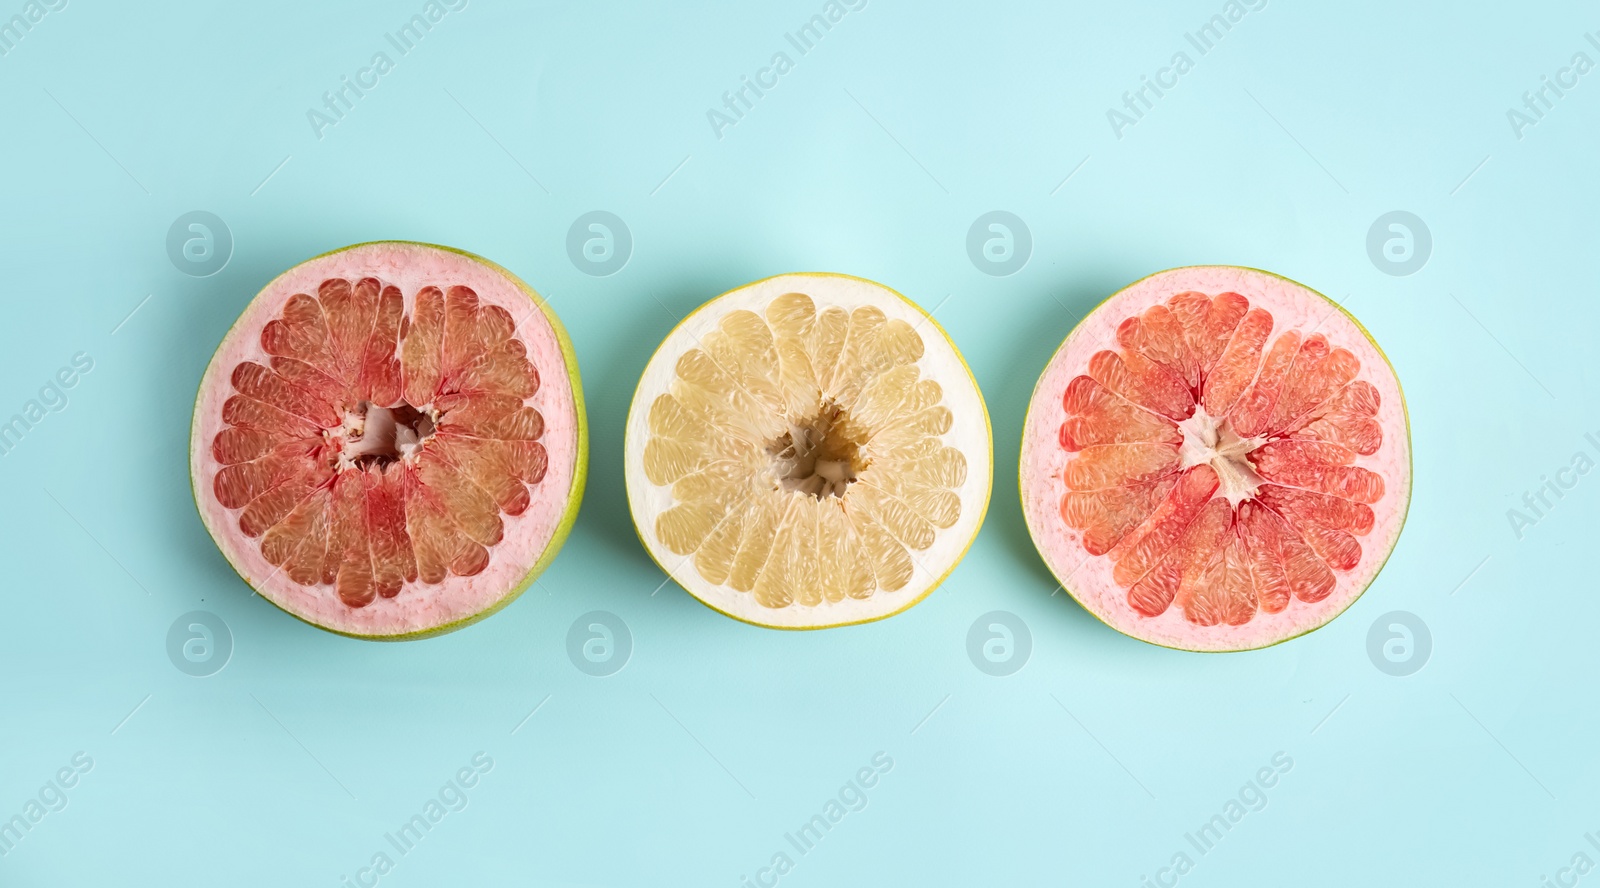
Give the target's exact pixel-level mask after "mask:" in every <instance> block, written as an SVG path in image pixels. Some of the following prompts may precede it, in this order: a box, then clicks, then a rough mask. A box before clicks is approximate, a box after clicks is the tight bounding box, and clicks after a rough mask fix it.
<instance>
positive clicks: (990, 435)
mask: <svg viewBox="0 0 1600 888" xmlns="http://www.w3.org/2000/svg"><path fill="white" fill-rule="evenodd" d="M796 276H804V277H833V278H845V279H847V280H852V281H861V282H862V283H866V284H871V285H873V286H874V287H882V288H883V289H885V290H888V291H889V292H890V293H893V294H894V295H895V296H896V297H898V298H899V299H900V301H901V302H904V303H905V304H907V305H909V306H911V307H912V308H914V309H916V310H917V312H918V313H919V314H921V315H922V316H923V317H924V318H926V319H927V320H928V323H930V324H932V325H933V327H934V329H936V330H938V331H939V335H940V336H943V337H944V340H945V341H946V342H948V343H950V350H951V351H953V352H955V355H956V360H958V361H960V362H961V369H962V370H965V371H966V373H967V378H968V379H970V380H972V390H973V391H975V392H977V393H978V407H979V408H980V409H982V411H983V432H984V438H985V439H986V440H988V442H989V477H988V479H987V480H986V481H985V483H984V486H983V505H982V506H981V507H980V509H979V511H978V523H977V524H975V525H973V528H972V537H971V538H970V539H968V540H967V544H966V545H965V546H962V547H961V552H960V553H959V554H958V555H957V556H956V559H955V560H954V561H952V562H951V563H950V569H949V570H947V571H945V572H944V573H943V574H941V575H940V576H939V578H938V579H937V580H934V581H933V582H932V583H930V584H929V585H928V588H927V590H926V591H924V592H923V593H922V594H921V595H918V596H917V597H916V598H913V599H912V600H910V601H908V602H906V604H905V605H904V606H902V607H900V608H898V609H897V610H892V611H890V612H889V613H886V614H882V615H879V616H876V617H868V618H866V619H864V620H847V621H845V622H843V623H823V624H820V625H816V626H775V625H772V624H770V623H762V622H759V621H757V620H749V619H745V618H744V617H741V616H739V615H738V614H730V613H728V612H727V611H725V610H723V609H722V608H719V607H715V606H713V605H712V604H711V603H710V602H708V601H706V600H705V599H703V598H701V597H700V596H698V595H696V594H694V593H693V592H690V591H689V590H688V589H687V588H685V587H684V585H683V584H682V583H678V588H680V589H683V591H684V593H685V594H687V595H688V596H689V597H690V598H692V599H694V600H695V601H698V602H700V603H701V604H703V605H705V606H706V608H707V609H708V610H712V611H715V612H716V613H719V614H722V615H723V616H725V617H728V618H729V619H733V620H737V621H739V622H741V623H744V624H747V625H750V626H758V627H760V628H762V629H779V630H783V631H787V632H810V631H813V630H816V629H839V628H842V627H844V626H861V625H864V624H866V623H876V622H878V621H879V620H887V619H888V618H890V617H893V616H896V615H899V614H903V613H905V612H906V611H908V610H910V609H911V608H913V607H915V606H917V605H918V604H921V603H922V601H923V600H924V599H926V598H927V597H928V596H929V595H932V594H933V591H934V590H935V589H937V588H939V587H940V586H942V585H944V581H945V580H947V579H949V578H950V575H951V574H952V573H955V569H956V568H957V567H958V566H960V564H961V562H962V561H963V560H965V559H966V557H967V552H969V551H971V550H972V544H973V543H974V542H976V541H977V539H978V533H979V532H980V531H982V530H983V522H984V520H985V519H987V518H988V516H989V501H990V499H991V498H992V497H993V495H994V427H993V426H992V425H991V424H990V422H989V405H988V403H987V402H986V401H984V398H983V388H982V387H980V386H979V385H978V378H977V377H976V376H974V375H972V367H971V366H969V365H968V364H967V359H966V357H965V356H964V355H962V354H961V349H959V348H957V347H956V341H955V340H954V339H952V338H950V333H949V332H948V331H946V330H945V328H944V326H943V325H941V324H940V323H939V322H938V321H937V320H935V319H934V317H933V315H932V314H929V313H928V312H927V311H926V310H925V309H923V307H922V306H920V305H918V304H917V303H915V302H913V301H911V300H910V299H909V298H907V297H906V295H905V294H904V293H901V292H900V291H899V290H896V289H894V288H892V287H887V286H884V285H883V284H880V283H878V282H877V281H874V280H871V279H869V278H864V277H858V276H856V275H853V274H843V273H841V272H836V271H792V272H785V273H783V274H773V275H768V276H766V277H764V278H758V279H757V280H753V281H750V282H749V283H747V284H740V285H739V286H737V287H734V288H733V289H732V290H727V291H724V292H722V293H719V294H718V295H716V296H713V297H711V298H710V299H707V300H706V301H705V302H702V303H701V304H700V306H699V307H698V308H696V309H695V310H694V311H691V312H689V313H688V314H687V315H684V317H683V319H682V320H680V321H678V323H677V324H675V325H673V328H672V329H671V330H668V331H667V335H665V336H663V337H661V344H660V345H657V346H656V350H655V351H654V352H651V353H650V360H649V361H645V369H649V367H650V362H651V361H654V360H655V359H656V355H658V354H660V353H661V349H662V347H663V346H665V345H666V344H667V340H669V339H671V338H672V334H674V333H676V332H678V329H679V328H680V327H682V326H683V325H684V324H687V323H688V322H689V319H690V318H692V317H694V316H695V315H697V314H699V313H700V312H702V311H705V310H706V309H707V308H708V307H710V305H711V303H713V302H716V301H717V300H719V299H721V298H722V297H723V296H727V295H728V294H729V293H734V292H737V291H739V290H743V289H746V288H748V287H753V286H755V285H757V284H760V283H764V282H766V281H770V280H772V279H774V278H781V277H796ZM642 385H644V374H643V373H641V374H640V375H639V382H638V384H636V385H635V386H634V387H633V398H632V399H630V400H629V403H628V417H627V420H626V421H625V423H624V425H623V428H624V429H628V428H631V427H632V426H633V407H634V403H635V402H637V401H638V400H639V388H640V386H642ZM623 452H624V454H626V452H627V448H626V447H624V448H623ZM624 458H626V457H624ZM624 475H626V472H624ZM628 515H629V517H630V518H631V519H632V521H633V533H634V536H637V537H638V538H639V547H640V548H642V549H644V552H645V554H646V555H648V556H650V560H651V561H653V562H655V565H656V567H659V568H661V572H662V573H664V574H666V575H667V578H668V579H670V580H672V581H673V582H677V579H678V578H677V577H676V576H674V575H673V573H672V570H671V569H669V568H668V567H667V566H666V565H665V564H662V563H661V559H659V558H657V557H656V556H655V553H654V552H652V551H650V544H649V543H648V542H647V541H646V540H645V538H644V533H643V531H641V530H640V529H639V516H638V515H636V514H634V511H633V499H632V497H629V499H628Z"/></svg>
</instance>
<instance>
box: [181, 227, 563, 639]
mask: <svg viewBox="0 0 1600 888" xmlns="http://www.w3.org/2000/svg"><path fill="white" fill-rule="evenodd" d="M587 448H588V440H587V434H586V430H585V421H584V414H583V403H582V394H581V391H580V387H579V382H578V375H577V364H576V361H575V360H574V358H573V355H572V350H571V344H570V343H569V342H568V340H567V338H566V334H565V332H564V331H563V330H562V329H561V327H560V324H559V322H558V321H557V320H556V317H555V315H554V313H552V312H551V311H550V309H549V307H548V306H547V305H546V304H545V303H544V302H543V300H541V299H540V298H539V297H538V295H537V294H536V293H534V291H533V290H532V289H530V288H529V287H528V286H527V285H526V284H524V283H522V282H521V281H519V280H518V279H517V278H516V277H514V276H512V275H511V273H510V272H508V271H506V270H505V269H503V268H500V267H499V266H497V265H494V264H492V263H490V262H488V261H487V260H484V259H481V258H479V257H476V256H473V255H470V254H467V253H462V252H459V251H455V250H450V249H446V248H443V247H436V246H431V245H426V244H415V243H406V242H381V243H370V244H361V245H358V246H354V247H348V248H345V249H343V250H338V251H335V252H333V253H328V254H325V255H323V256H318V257H316V258H315V259H312V260H310V261H308V262H305V263H303V264H301V265H298V266H296V267H294V268H292V269H290V270H289V271H287V272H285V273H284V274H283V275H281V276H280V277H278V278H277V279H276V280H274V281H272V282H271V283H269V284H268V285H267V286H266V288H264V289H263V290H262V291H261V293H260V294H259V295H257V296H256V297H255V299H254V300H252V301H251V303H250V304H249V305H248V306H247V307H246V308H245V311H244V314H243V315H242V316H241V317H240V318H239V320H238V322H237V323H236V324H234V326H233V328H232V329H231V330H229V331H228V334H227V336H226V337H225V338H224V339H223V341H222V344H221V346H219V347H218V349H217V352H216V355H215V356H214V357H213V358H212V360H211V364H210V366H209V367H208V368H207V370H206V373H205V376H204V378H203V379H202V381H201V384H200V392H199V397H198V398H197V400H196V404H195V417H194V425H193V430H192V438H191V454H190V469H191V474H192V479H193V482H194V490H195V501H196V503H197V505H198V506H199V510H200V515H201V518H202V520H203V522H204V523H205V525H206V529H207V530H208V531H210V532H211V535H212V537H213V538H214V539H215V540H216V542H217V545H218V547H219V548H221V550H222V552H223V555H224V556H225V557H226V558H227V560H228V561H229V563H230V564H232V565H233V567H234V569H235V570H236V571H238V573H239V575H240V576H241V577H243V578H244V580H245V582H247V583H248V584H249V585H250V586H251V587H253V588H254V589H255V590H256V591H257V592H259V593H261V595H262V596H263V597H265V598H266V599H267V600H269V601H271V602H272V603H274V604H276V605H278V606H279V607H281V608H283V609H284V610H286V611H288V612H289V613H291V614H293V615H294V616H296V617H299V618H301V619H303V620H306V621H307V622H310V623H313V624H315V625H318V626H321V627H323V628H325V629H329V630H332V631H335V632H340V633H344V634H348V635H356V636H361V637H370V638H384V639H395V638H409V637H418V636H423V635H430V634H436V633H438V632H442V631H447V630H449V629H453V628H456V627H459V626H461V625H465V624H466V623H468V622H471V621H473V620H475V619H478V618H481V617H483V616H485V615H487V614H488V613H491V612H493V611H494V610H496V609H497V608H499V607H501V606H504V605H505V604H506V603H508V602H509V601H510V600H511V599H513V598H515V597H516V595H517V593H519V592H520V591H521V590H522V589H523V588H524V587H526V585H527V584H528V583H529V582H531V581H532V579H533V577H534V576H535V575H536V574H537V573H538V572H539V571H540V570H542V569H543V567H544V565H545V564H546V563H548V561H549V560H550V558H552V557H554V555H555V552H556V550H557V549H558V548H559V547H560V544H561V542H562V540H563V539H564V538H565V536H566V533H567V531H568V530H569V529H570V527H571V525H572V521H573V519H574V518H575V517H576V514H577V507H578V502H579V500H580V498H581V495H582V489H583V478H584V472H585V466H586V462H587Z"/></svg>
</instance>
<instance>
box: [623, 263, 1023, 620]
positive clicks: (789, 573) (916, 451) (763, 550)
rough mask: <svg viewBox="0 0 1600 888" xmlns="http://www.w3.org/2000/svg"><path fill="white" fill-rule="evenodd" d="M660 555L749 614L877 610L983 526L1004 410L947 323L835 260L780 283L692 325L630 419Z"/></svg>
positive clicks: (636, 491)
mask: <svg viewBox="0 0 1600 888" xmlns="http://www.w3.org/2000/svg"><path fill="white" fill-rule="evenodd" d="M625 467H626V468H625V471H626V479H627V487H628V504H629V507H630V508H631V510H632V512H633V520H634V525H635V527H636V528H637V529H638V532H639V536H640V539H641V540H643V542H644V545H645V548H646V549H647V550H648V551H649V552H650V556H651V557H652V558H654V559H655V560H656V562H657V563H658V564H660V565H661V567H662V568H663V569H664V570H666V571H667V573H668V574H670V575H671V577H672V578H673V579H674V580H676V581H677V582H678V583H679V584H680V585H681V586H683V588H684V589H686V590H688V591H689V593H690V594H692V595H694V596H695V597H696V598H698V599H700V601H702V602H704V603H705V604H706V605H708V606H710V607H711V608H714V609H716V610H718V611H721V612H722V613H724V614H727V615H728V616H731V617H734V618H735V619H739V620H743V621H745V622H749V623H754V624H757V625H761V626H768V627H773V628H782V629H817V628H823V627H828V626H842V625H847V624H851V623H861V622H866V621H869V620H877V619H881V618H883V617H887V616H890V615H892V614H895V613H899V612H900V611H903V610H905V609H906V608H908V607H910V606H911V605H913V604H916V603H917V602H918V601H920V600H922V599H923V598H924V597H925V596H927V594H928V593H929V592H931V591H932V590H933V589H934V588H935V587H936V586H938V584H939V583H940V582H941V581H943V579H944V578H945V577H946V576H947V575H948V574H949V573H950V571H951V570H952V569H954V568H955V566H956V564H957V562H959V561H960V560H961V557H962V555H963V554H965V552H966V550H967V547H968V546H969V545H971V543H972V540H973V538H974V537H975V536H976V535H977V533H978V528H979V526H980V525H981V524H982V523H983V516H984V511H985V509H986V508H987V507H988V502H989V488H990V482H991V480H992V474H993V451H992V445H991V440H990V435H989V417H988V413H987V411H986V410H985V408H984V404H983V397H982V395H981V394H980V393H979V391H978V386H977V383H976V381H975V380H974V379H973V377H972V374H971V372H970V371H969V370H968V369H967V365H966V363H965V362H964V361H962V359H961V355H960V353H959V352H957V351H956V348H955V345H954V344H952V343H951V341H950V339H949V337H948V336H947V335H946V334H945V332H944V330H943V329H941V328H940V327H939V325H938V324H937V323H936V322H935V321H934V320H933V318H932V317H930V316H929V315H927V314H926V313H925V312H923V311H922V310H921V309H920V308H918V307H917V306H916V305H915V304H914V303H912V302H911V301H909V300H907V299H906V298H905V297H903V296H901V295H900V294H898V293H896V292H894V291H893V290H890V289H888V288H887V287H884V286H882V285H880V284H876V283H873V282H872V281H867V280H862V279H861V278H855V277H849V276H846V275H838V274H789V275H781V276H779V277H773V278H767V279H766V280H762V281H757V282H755V283H753V284H749V285H747V286H744V287H740V288H739V289H737V290H734V291H732V292H729V293H725V294H723V295H722V296H719V297H717V298H715V299H713V300H711V301H710V302H707V303H706V304H705V305H702V306H701V307H700V308H699V309H697V310H695V312H694V313H692V314H690V315H689V316H688V317H687V318H685V319H684V320H683V322H682V323H680V324H679V325H678V326H677V328H675V329H674V330H673V331H672V332H671V333H669V334H668V335H667V338H666V340H665V341H664V342H663V343H662V344H661V347H660V348H659V349H658V350H657V351H656V353H655V355H654V356H653V357H652V358H651V359H650V362H649V364H648V365H647V366H646V368H645V371H644V375H643V377H642V378H641V379H640V381H639V388H638V390H637V391H636V392H635V393H634V398H633V406H632V408H631V410H630V411H629V415H628V426H627V440H626V447H625Z"/></svg>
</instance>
